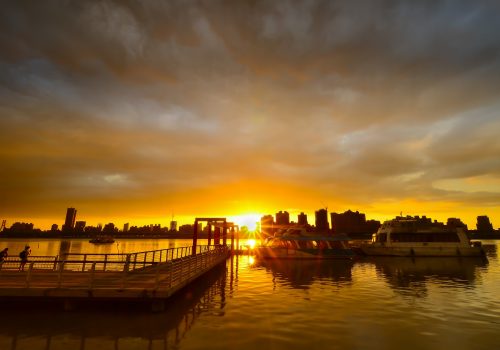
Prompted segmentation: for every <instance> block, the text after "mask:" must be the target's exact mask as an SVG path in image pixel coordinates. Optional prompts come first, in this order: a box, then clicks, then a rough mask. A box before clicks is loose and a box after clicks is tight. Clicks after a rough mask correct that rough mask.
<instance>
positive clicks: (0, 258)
mask: <svg viewBox="0 0 500 350" xmlns="http://www.w3.org/2000/svg"><path fill="white" fill-rule="evenodd" d="M8 256H9V248H5V249H4V250H2V251H1V252H0V264H1V263H3V262H4V261H5V258H6V257H8Z"/></svg>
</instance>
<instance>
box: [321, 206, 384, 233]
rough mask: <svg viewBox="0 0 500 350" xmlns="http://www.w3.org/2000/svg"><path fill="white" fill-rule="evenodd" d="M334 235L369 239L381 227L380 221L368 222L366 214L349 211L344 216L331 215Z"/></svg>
mask: <svg viewBox="0 0 500 350" xmlns="http://www.w3.org/2000/svg"><path fill="white" fill-rule="evenodd" d="M330 216H331V219H332V230H333V233H334V234H341V233H345V234H348V235H349V236H350V237H352V238H360V239H369V238H371V235H372V234H373V233H375V232H377V230H378V229H379V227H380V221H377V220H368V221H367V220H366V217H365V214H362V213H360V212H358V211H356V212H353V211H351V210H348V211H346V212H344V213H342V214H338V213H331V214H330Z"/></svg>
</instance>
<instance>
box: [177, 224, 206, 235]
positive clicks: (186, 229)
mask: <svg viewBox="0 0 500 350" xmlns="http://www.w3.org/2000/svg"><path fill="white" fill-rule="evenodd" d="M198 232H201V230H200V231H198ZM179 233H184V234H186V235H188V234H193V233H194V227H193V225H180V226H179Z"/></svg>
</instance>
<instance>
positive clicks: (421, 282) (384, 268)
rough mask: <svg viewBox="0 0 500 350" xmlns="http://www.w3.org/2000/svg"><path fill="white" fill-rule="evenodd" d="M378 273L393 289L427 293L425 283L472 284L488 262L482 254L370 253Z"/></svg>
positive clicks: (371, 260) (419, 294)
mask: <svg viewBox="0 0 500 350" xmlns="http://www.w3.org/2000/svg"><path fill="white" fill-rule="evenodd" d="M366 262H370V263H372V264H374V265H375V268H376V271H377V273H378V274H379V275H381V276H383V278H384V279H385V280H386V281H387V282H388V284H389V286H390V287H392V288H393V289H394V290H396V291H405V290H413V291H414V292H417V293H415V294H414V295H417V296H426V295H427V283H433V284H437V285H440V286H443V287H457V286H460V287H466V288H467V287H473V286H474V285H475V283H476V277H477V274H478V271H479V270H481V269H483V268H484V267H486V266H487V265H488V261H487V260H486V259H484V258H456V257H450V258H446V257H440V258H432V257H417V258H407V257H373V258H370V259H367V260H366Z"/></svg>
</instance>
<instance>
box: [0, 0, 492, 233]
mask: <svg viewBox="0 0 500 350" xmlns="http://www.w3.org/2000/svg"><path fill="white" fill-rule="evenodd" d="M460 4H461V5H458V6H456V7H454V6H447V5H446V4H445V3H444V2H439V1H438V2H435V3H433V4H432V5H429V6H427V5H425V4H424V3H421V2H419V1H416V2H408V3H401V4H399V5H396V4H394V5H389V4H386V3H379V2H368V3H367V4H364V5H363V6H361V5H359V4H357V5H356V3H352V4H351V2H340V3H336V2H324V3H323V2H321V1H318V2H315V1H312V2H304V3H302V4H295V5H294V4H293V2H286V3H282V2H281V1H277V2H273V1H271V2H257V3H255V4H253V2H245V1H241V2H240V1H237V2H230V3H229V4H226V3H218V2H215V3H211V4H210V5H207V6H205V5H201V4H198V3H197V2H194V3H192V2H189V3H186V4H183V6H179V7H177V6H168V5H164V6H163V5H160V3H158V4H157V3H151V4H141V5H139V3H133V2H132V3H129V2H123V3H122V2H102V3H101V2H97V3H95V2H79V4H78V6H70V5H69V4H67V3H61V4H58V6H45V5H44V4H43V3H42V2H34V3H32V4H30V5H29V6H28V5H26V6H25V5H22V4H19V3H18V2H9V3H7V4H4V8H3V11H2V14H1V15H0V16H1V21H0V23H1V27H2V33H3V38H4V39H2V40H1V41H0V45H1V49H2V50H1V52H2V54H1V55H2V57H1V60H0V71H1V74H0V76H1V77H2V78H1V82H0V84H1V86H2V89H1V90H0V101H1V106H2V108H1V109H0V164H2V171H1V172H0V195H1V197H2V200H1V201H0V213H1V217H0V219H6V220H7V222H8V223H12V222H14V221H29V222H34V223H35V225H36V226H39V227H42V228H49V227H50V225H51V224H52V223H57V224H59V225H61V224H62V220H63V219H64V213H65V210H66V208H67V207H75V208H77V209H78V214H77V215H78V219H79V220H84V221H86V222H87V223H88V224H97V223H106V222H111V221H113V222H115V223H116V224H117V225H121V224H123V223H125V222H130V223H132V224H136V225H140V224H143V223H144V224H150V223H159V224H162V225H168V223H169V221H170V220H171V218H172V213H173V214H174V215H175V219H176V220H177V221H178V222H179V223H180V224H190V223H192V222H193V220H194V218H195V217H197V216H205V215H217V216H220V215H222V216H227V217H228V218H231V220H234V221H235V222H237V223H238V224H240V225H244V226H248V228H249V229H250V230H252V229H255V227H256V226H255V223H256V222H257V221H258V219H259V218H258V217H257V216H258V215H257V214H253V213H259V215H261V214H275V213H276V212H277V211H279V210H287V211H289V212H290V213H292V214H293V215H292V217H293V220H295V219H296V214H298V213H300V212H301V211H304V212H306V213H307V214H308V215H310V219H312V218H313V217H312V216H311V215H313V214H314V211H315V210H317V209H319V208H324V207H328V210H329V211H330V212H343V211H345V210H347V209H352V210H359V211H361V212H364V213H366V215H367V218H369V219H377V220H383V219H385V218H392V217H394V216H395V215H398V214H399V213H400V212H405V213H408V214H413V215H418V214H420V215H422V214H426V215H428V216H431V217H432V218H435V219H438V220H440V221H446V219H447V218H448V217H460V218H462V219H463V220H464V221H465V222H466V223H467V224H468V225H469V226H470V227H474V226H475V222H476V217H477V216H478V215H489V216H490V218H491V220H492V222H493V225H494V226H495V227H498V226H500V221H499V220H500V205H499V203H500V188H499V181H500V180H499V172H498V164H499V156H498V155H499V154H500V141H499V140H500V139H499V138H498V133H499V131H500V118H499V116H498V111H499V106H500V99H499V96H500V85H499V84H498V79H499V78H498V77H499V76H500V63H499V60H498V57H497V54H496V52H497V48H498V47H499V46H500V42H499V41H500V39H499V36H498V35H494V34H492V33H497V32H498V20H497V18H496V17H495V16H494V15H493V13H494V12H492V11H488V10H487V9H486V7H482V6H476V5H475V4H474V2H470V3H460ZM408 14H411V16H410V15H408ZM165 23H168V25H166V24H165ZM422 23H426V24H422ZM417 29H418V30H417ZM54 33H57V35H54ZM464 33H467V35H465V34H464Z"/></svg>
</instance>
